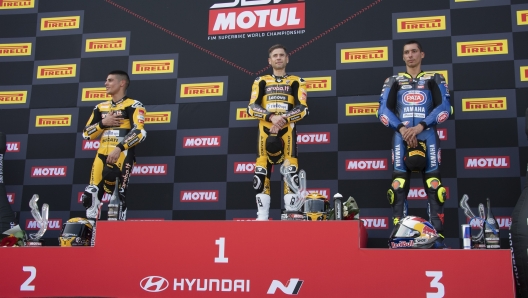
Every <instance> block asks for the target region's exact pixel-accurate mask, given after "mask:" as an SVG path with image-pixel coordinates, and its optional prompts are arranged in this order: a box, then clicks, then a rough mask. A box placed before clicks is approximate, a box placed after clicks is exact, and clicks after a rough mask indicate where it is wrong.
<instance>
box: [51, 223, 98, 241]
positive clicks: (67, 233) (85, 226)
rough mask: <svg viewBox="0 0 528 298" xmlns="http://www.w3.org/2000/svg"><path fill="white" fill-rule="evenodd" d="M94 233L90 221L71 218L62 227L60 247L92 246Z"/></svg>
mask: <svg viewBox="0 0 528 298" xmlns="http://www.w3.org/2000/svg"><path fill="white" fill-rule="evenodd" d="M92 231H93V226H92V223H91V222H90V221H89V220H88V219H86V218H82V217H74V218H71V219H69V220H68V221H67V222H65V223H64V224H63V225H62V230H61V233H60V236H59V243H60V246H90V243H91V240H92Z"/></svg>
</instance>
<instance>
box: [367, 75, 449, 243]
mask: <svg viewBox="0 0 528 298" xmlns="http://www.w3.org/2000/svg"><path fill="white" fill-rule="evenodd" d="M449 99H450V95H449V90H448V88H447V84H446V81H445V78H444V77H443V76H442V75H441V74H438V73H426V72H423V71H422V72H420V73H419V74H418V75H417V76H416V78H413V77H412V76H411V75H409V74H408V73H404V74H402V75H394V76H392V77H389V78H387V79H386V80H385V82H384V85H383V89H382V90H381V98H380V100H379V110H378V114H377V116H378V119H379V120H380V121H381V123H383V125H385V126H387V127H390V128H392V129H393V130H395V133H394V136H393V140H392V156H393V174H392V184H391V187H390V189H389V190H388V192H387V197H388V200H389V203H390V204H391V206H392V212H393V221H394V224H395V225H396V223H398V221H399V220H400V218H402V217H404V216H406V215H407V214H406V213H407V195H408V193H409V189H410V176H411V171H410V170H409V169H408V168H407V166H406V164H405V162H404V157H405V156H406V151H407V149H408V147H407V143H406V142H405V141H404V140H403V138H402V135H401V134H400V132H399V130H400V128H402V127H403V126H405V127H408V128H410V127H413V126H416V125H419V124H420V125H422V126H423V128H424V129H423V131H422V132H421V133H419V134H418V135H417V136H416V139H417V141H419V142H422V144H423V143H425V145H426V150H425V152H426V154H425V158H426V163H425V168H424V169H423V170H422V171H421V174H422V178H423V184H424V188H425V191H426V193H427V200H428V209H427V212H428V215H429V221H430V222H431V223H432V224H433V226H434V227H435V229H436V230H437V232H439V233H442V231H443V224H444V208H443V205H444V202H445V199H446V191H445V188H444V187H443V186H442V183H441V181H440V171H439V165H440V146H439V138H438V135H437V132H436V125H437V124H439V123H442V122H444V121H446V120H447V119H448V118H449V116H450V115H451V113H452V108H451V105H450V103H449Z"/></svg>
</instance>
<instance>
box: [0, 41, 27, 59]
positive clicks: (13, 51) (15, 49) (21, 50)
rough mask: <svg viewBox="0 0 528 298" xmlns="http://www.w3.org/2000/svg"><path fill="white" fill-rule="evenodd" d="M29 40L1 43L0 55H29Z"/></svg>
mask: <svg viewBox="0 0 528 298" xmlns="http://www.w3.org/2000/svg"><path fill="white" fill-rule="evenodd" d="M31 47H32V44H31V43H30V42H25V43H1V44H0V57H11V56H31Z"/></svg>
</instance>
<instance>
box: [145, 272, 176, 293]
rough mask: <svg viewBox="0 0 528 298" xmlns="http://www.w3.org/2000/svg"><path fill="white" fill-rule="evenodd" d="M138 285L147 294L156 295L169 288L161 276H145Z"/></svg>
mask: <svg viewBox="0 0 528 298" xmlns="http://www.w3.org/2000/svg"><path fill="white" fill-rule="evenodd" d="M139 285H140V286H141V288H142V289H143V290H145V291H147V292H152V293H157V292H161V291H164V290H165V289H167V288H168V287H169V282H168V281H167V280H166V279H165V278H163V277H161V276H147V277H145V278H143V279H142V280H141V281H140V282H139Z"/></svg>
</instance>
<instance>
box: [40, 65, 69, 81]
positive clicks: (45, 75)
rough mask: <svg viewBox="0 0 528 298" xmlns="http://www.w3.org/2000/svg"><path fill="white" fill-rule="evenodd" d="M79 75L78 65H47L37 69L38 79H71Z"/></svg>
mask: <svg viewBox="0 0 528 298" xmlns="http://www.w3.org/2000/svg"><path fill="white" fill-rule="evenodd" d="M76 74H77V64H62V65H45V66H39V67H38V68H37V79H53V78H70V77H75V76H76Z"/></svg>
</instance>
